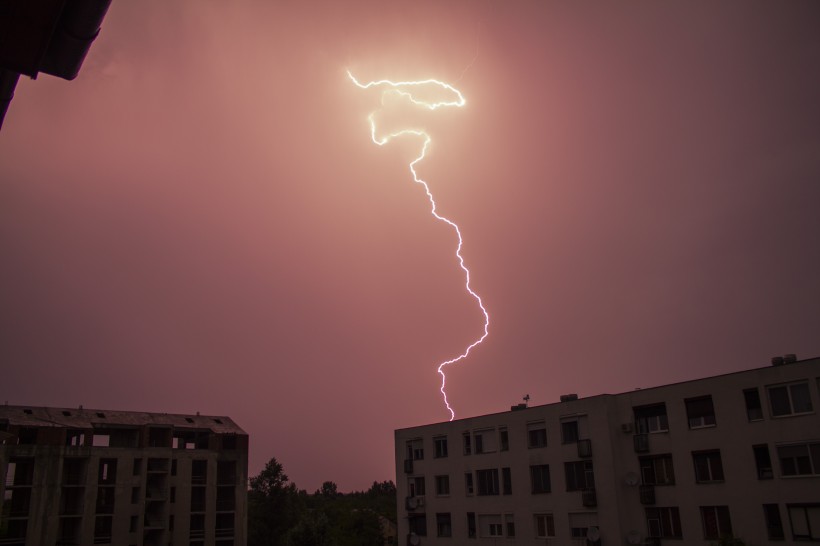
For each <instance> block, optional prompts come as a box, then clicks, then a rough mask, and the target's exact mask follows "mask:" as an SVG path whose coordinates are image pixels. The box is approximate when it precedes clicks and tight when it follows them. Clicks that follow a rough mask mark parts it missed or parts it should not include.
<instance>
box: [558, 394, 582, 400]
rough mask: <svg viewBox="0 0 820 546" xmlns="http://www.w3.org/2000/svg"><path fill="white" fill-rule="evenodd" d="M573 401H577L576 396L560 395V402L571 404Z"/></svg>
mask: <svg viewBox="0 0 820 546" xmlns="http://www.w3.org/2000/svg"><path fill="white" fill-rule="evenodd" d="M573 400H578V395H577V394H562V395H561V402H572V401H573Z"/></svg>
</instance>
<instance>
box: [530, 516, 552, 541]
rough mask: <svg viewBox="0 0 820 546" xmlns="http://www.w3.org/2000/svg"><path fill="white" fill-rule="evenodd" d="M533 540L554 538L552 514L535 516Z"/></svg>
mask: <svg viewBox="0 0 820 546" xmlns="http://www.w3.org/2000/svg"><path fill="white" fill-rule="evenodd" d="M533 517H534V519H535V538H548V537H554V536H555V518H553V516H552V514H535V515H534V516H533Z"/></svg>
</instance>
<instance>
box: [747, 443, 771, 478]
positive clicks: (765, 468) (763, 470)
mask: <svg viewBox="0 0 820 546" xmlns="http://www.w3.org/2000/svg"><path fill="white" fill-rule="evenodd" d="M752 449H753V450H754V454H755V465H756V466H757V479H758V480H770V479H772V478H773V477H774V472H773V471H772V459H771V457H770V456H769V446H768V445H766V444H759V445H756V446H752Z"/></svg>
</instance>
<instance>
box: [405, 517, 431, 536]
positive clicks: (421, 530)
mask: <svg viewBox="0 0 820 546" xmlns="http://www.w3.org/2000/svg"><path fill="white" fill-rule="evenodd" d="M407 521H408V523H409V524H410V532H411V533H415V534H417V535H418V536H420V537H426V536H427V515H426V514H412V515H410V516H408V518H407Z"/></svg>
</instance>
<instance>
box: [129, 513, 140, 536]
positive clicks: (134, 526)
mask: <svg viewBox="0 0 820 546" xmlns="http://www.w3.org/2000/svg"><path fill="white" fill-rule="evenodd" d="M139 525H140V518H139V516H131V523H130V524H129V525H128V531H129V532H130V533H136V532H137V530H138V529H139Z"/></svg>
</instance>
